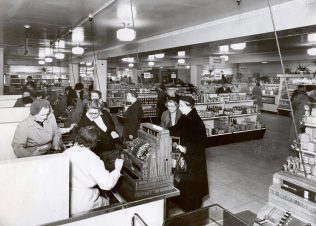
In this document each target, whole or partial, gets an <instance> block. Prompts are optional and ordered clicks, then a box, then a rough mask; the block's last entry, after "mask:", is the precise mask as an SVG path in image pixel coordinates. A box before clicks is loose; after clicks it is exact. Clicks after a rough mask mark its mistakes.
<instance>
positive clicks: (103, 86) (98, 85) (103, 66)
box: [94, 60, 107, 102]
mask: <svg viewBox="0 0 316 226" xmlns="http://www.w3.org/2000/svg"><path fill="white" fill-rule="evenodd" d="M94 89H96V90H100V91H101V93H102V100H103V101H104V102H106V99H107V60H97V62H96V66H95V71H94Z"/></svg>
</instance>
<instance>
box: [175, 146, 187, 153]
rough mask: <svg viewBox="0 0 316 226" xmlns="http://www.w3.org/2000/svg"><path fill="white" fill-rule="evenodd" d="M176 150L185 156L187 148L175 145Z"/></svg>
mask: <svg viewBox="0 0 316 226" xmlns="http://www.w3.org/2000/svg"><path fill="white" fill-rule="evenodd" d="M177 149H178V150H179V151H181V152H182V153H183V154H185V153H186V152H187V148H186V147H184V146H182V145H180V144H178V145H177Z"/></svg>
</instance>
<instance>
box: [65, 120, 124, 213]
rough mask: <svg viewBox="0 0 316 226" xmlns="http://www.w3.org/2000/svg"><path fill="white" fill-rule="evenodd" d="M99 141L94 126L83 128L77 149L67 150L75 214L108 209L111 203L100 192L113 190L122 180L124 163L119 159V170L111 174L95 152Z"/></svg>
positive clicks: (77, 138) (116, 164) (72, 211)
mask: <svg viewBox="0 0 316 226" xmlns="http://www.w3.org/2000/svg"><path fill="white" fill-rule="evenodd" d="M97 140H98V130H97V129H96V128H95V127H94V126H86V127H83V128H81V129H80V131H79V132H78V135H77V137H76V143H75V145H74V146H73V147H71V148H69V149H67V150H65V152H64V153H65V154H66V155H67V156H69V158H70V162H71V214H75V213H78V212H82V211H88V210H90V209H94V208H98V207H102V206H106V205H108V204H109V201H108V200H107V199H106V198H105V197H102V196H100V191H99V189H98V188H96V187H95V186H96V185H98V186H99V187H100V189H102V190H111V189H112V188H113V187H114V186H115V185H116V183H117V181H118V179H119V177H120V175H121V174H120V171H121V169H122V167H123V160H122V159H116V160H115V169H114V170H113V171H112V172H109V171H108V170H106V169H105V167H104V163H103V161H101V159H100V158H99V157H98V156H97V155H96V154H95V153H94V152H92V151H91V148H93V147H94V146H95V145H96V143H97Z"/></svg>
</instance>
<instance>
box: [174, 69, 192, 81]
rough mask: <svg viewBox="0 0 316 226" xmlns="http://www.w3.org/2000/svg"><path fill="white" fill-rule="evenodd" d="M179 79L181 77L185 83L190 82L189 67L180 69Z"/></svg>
mask: <svg viewBox="0 0 316 226" xmlns="http://www.w3.org/2000/svg"><path fill="white" fill-rule="evenodd" d="M177 78H178V79H181V80H182V81H183V82H184V83H190V70H189V69H178V75H177Z"/></svg>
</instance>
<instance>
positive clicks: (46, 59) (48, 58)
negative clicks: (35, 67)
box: [45, 57, 53, 63]
mask: <svg viewBox="0 0 316 226" xmlns="http://www.w3.org/2000/svg"><path fill="white" fill-rule="evenodd" d="M45 61H46V62H47V63H51V62H53V59H52V58H50V57H45Z"/></svg>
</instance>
